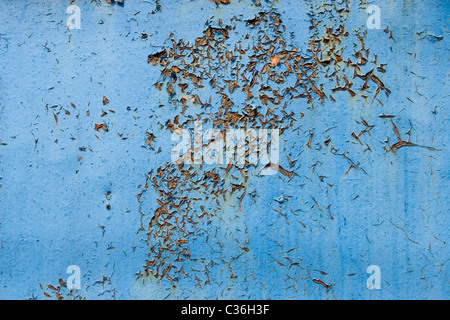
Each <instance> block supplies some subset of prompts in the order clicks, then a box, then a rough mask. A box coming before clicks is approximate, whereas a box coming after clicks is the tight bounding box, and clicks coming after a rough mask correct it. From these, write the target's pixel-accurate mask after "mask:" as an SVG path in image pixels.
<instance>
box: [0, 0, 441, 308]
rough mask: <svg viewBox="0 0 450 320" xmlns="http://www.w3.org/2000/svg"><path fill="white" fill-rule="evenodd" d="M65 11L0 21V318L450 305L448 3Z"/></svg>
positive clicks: (223, 4) (45, 7) (62, 7)
mask: <svg viewBox="0 0 450 320" xmlns="http://www.w3.org/2000/svg"><path fill="white" fill-rule="evenodd" d="M70 4H74V5H77V6H78V7H79V8H80V10H81V27H80V29H73V30H70V29H68V28H67V27H66V19H67V17H68V14H66V8H67V6H68V4H67V3H63V2H53V1H33V2H27V3H26V4H25V3H22V2H15V1H3V2H1V3H0V8H1V10H0V68H1V69H0V106H1V112H0V143H1V145H0V176H1V178H0V219H1V220H0V257H1V258H0V283H1V289H0V298H19V299H24V298H40V299H47V298H51V299H73V298H75V299H112V298H116V299H186V298H188V299H192V298H197V299H216V298H218V299H373V298H375V299H416V298H433V299H448V298H449V280H448V271H449V270H448V264H447V261H448V259H449V255H448V252H449V250H448V241H449V232H448V227H449V223H448V191H447V188H448V152H447V149H446V144H447V142H448V134H447V132H446V126H447V122H448V116H447V108H446V107H447V104H448V90H446V80H447V78H448V60H449V53H448V51H449V45H448V17H449V16H448V13H449V12H450V6H449V5H448V2H446V1H395V2H394V1H378V2H373V3H372V2H370V3H369V2H367V1H341V2H339V1H312V0H311V1H281V0H280V1H262V0H261V1H257V0H256V1H243V0H242V1H233V0H231V1H162V0H161V1H125V3H124V4H123V5H120V4H118V3H114V2H113V3H108V2H107V1H72V2H71V3H70ZM373 4H375V5H377V6H378V7H379V8H380V18H381V28H380V29H369V28H368V25H367V19H368V18H369V16H370V14H369V13H367V12H366V9H367V7H368V6H369V5H373ZM424 13H426V14H424ZM19 31H20V32H19ZM198 122H201V123H202V126H203V128H205V129H218V130H220V131H221V132H225V131H226V130H227V129H232V128H246V129H267V130H274V129H277V130H278V129H279V130H280V146H279V147H280V150H279V157H280V161H279V168H278V172H277V173H276V174H273V175H270V174H269V175H266V174H264V173H265V170H268V169H270V165H266V166H264V165H261V164H256V165H253V164H250V163H248V162H247V163H246V164H245V165H243V166H239V165H236V164H234V163H232V164H220V165H212V164H207V163H204V162H202V163H201V164H188V163H184V164H178V163H174V162H173V161H172V158H171V152H172V150H173V148H174V145H175V144H176V142H174V141H172V137H173V134H174V133H177V132H181V130H188V131H189V132H191V133H194V132H195V130H196V128H195V125H196V123H198ZM194 143H195V141H194ZM203 143H204V145H205V146H207V145H208V143H211V142H210V141H209V142H207V141H203ZM247 151H248V150H247ZM71 265H76V266H79V268H80V270H81V288H80V289H78V290H72V291H70V290H69V289H68V288H67V277H68V274H67V273H66V269H67V267H68V266H71ZM372 265H375V266H378V267H379V270H380V272H381V288H380V289H373V288H372V289H369V288H368V287H367V285H366V283H367V279H368V277H369V276H370V274H368V273H367V272H368V271H367V268H368V267H369V266H372Z"/></svg>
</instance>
